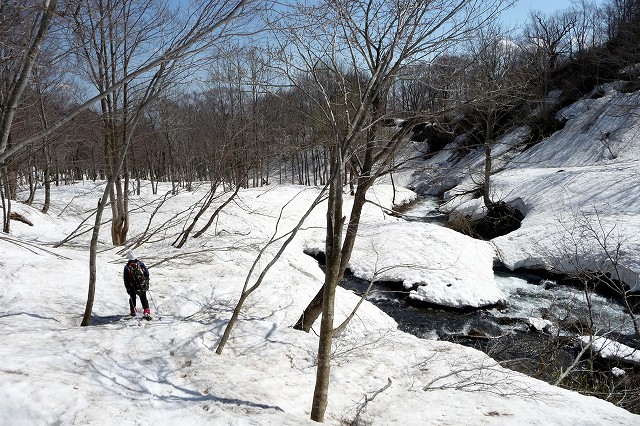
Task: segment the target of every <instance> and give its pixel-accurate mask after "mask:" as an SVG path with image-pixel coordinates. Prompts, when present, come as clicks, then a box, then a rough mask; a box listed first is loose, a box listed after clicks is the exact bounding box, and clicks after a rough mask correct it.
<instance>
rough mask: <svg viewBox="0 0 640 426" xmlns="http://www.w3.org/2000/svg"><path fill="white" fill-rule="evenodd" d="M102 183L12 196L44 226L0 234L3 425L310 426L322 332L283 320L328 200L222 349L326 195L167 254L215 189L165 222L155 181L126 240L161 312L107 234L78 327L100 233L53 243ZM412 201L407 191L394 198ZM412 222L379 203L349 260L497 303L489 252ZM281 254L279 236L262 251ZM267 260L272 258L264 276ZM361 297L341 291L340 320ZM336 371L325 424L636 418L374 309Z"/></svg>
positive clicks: (294, 199)
mask: <svg viewBox="0 0 640 426" xmlns="http://www.w3.org/2000/svg"><path fill="white" fill-rule="evenodd" d="M99 189H100V185H98V187H96V185H95V184H94V183H92V182H81V183H78V184H76V185H73V186H68V187H60V188H54V191H53V205H52V208H51V210H50V213H49V214H48V215H42V214H41V213H39V212H38V208H39V207H40V205H39V203H41V200H40V199H39V200H37V201H36V203H35V204H34V208H31V207H28V206H25V205H23V204H20V203H14V205H13V208H14V211H17V212H19V213H21V214H23V215H24V216H26V217H27V218H29V219H30V220H32V221H33V223H34V226H33V227H30V226H28V225H26V224H23V223H19V222H12V232H11V234H9V235H0V253H2V256H1V257H0V282H1V283H2V288H3V291H2V294H1V295H0V359H2V364H1V365H0V424H3V425H4V424H6V425H49V424H57V425H71V424H77V425H80V424H93V425H112V424H121V425H129V424H131V425H133V424H136V425H172V424H175V425H184V424H189V425H198V424H233V425H301V424H311V423H312V422H311V421H309V420H308V418H309V413H310V407H311V398H312V393H313V384H314V380H315V353H316V350H317V343H318V342H317V340H318V339H317V335H316V334H315V333H313V332H312V333H309V334H306V333H303V332H299V331H295V330H293V329H291V328H290V325H291V324H292V323H293V322H295V320H296V319H297V317H298V316H299V315H300V313H301V311H302V309H303V307H304V306H306V304H307V303H308V301H309V300H310V299H311V298H312V296H313V295H314V294H315V293H316V291H317V290H318V289H319V287H320V285H321V283H322V278H323V277H322V275H323V274H322V272H321V270H320V268H319V267H318V266H317V263H316V262H315V261H314V260H313V259H312V258H311V257H309V256H307V255H305V254H304V253H303V251H304V250H305V249H306V250H309V249H313V248H314V247H315V248H316V249H317V248H319V247H322V244H320V243H319V242H320V241H321V240H322V233H323V230H322V227H323V224H324V211H323V206H320V207H319V208H318V209H317V210H316V211H315V212H314V213H313V214H312V215H311V217H310V218H309V219H308V221H307V222H306V225H305V228H304V230H303V231H301V232H300V233H299V235H298V236H297V237H296V239H295V240H294V242H293V243H292V244H291V245H290V246H289V247H288V248H287V250H286V251H285V252H284V254H283V256H282V258H281V259H280V260H279V261H278V262H277V263H276V265H275V267H274V268H273V269H272V270H271V271H270V272H269V273H268V274H267V277H266V280H265V282H264V284H263V285H262V286H261V288H260V289H259V290H258V291H257V292H256V293H254V294H252V295H251V296H250V298H249V300H248V301H247V303H246V305H245V309H244V310H243V314H242V315H241V320H240V322H239V324H238V325H237V327H236V328H235V330H234V332H233V334H232V338H231V340H230V341H229V343H228V344H227V346H226V348H225V351H224V352H223V354H222V355H216V354H215V349H216V345H217V343H218V340H219V338H220V336H221V335H222V332H223V329H224V327H225V325H226V322H227V320H228V318H229V317H230V314H231V310H232V309H233V306H234V303H235V301H236V300H237V298H238V296H239V293H240V289H241V288H242V285H243V284H244V282H245V279H246V274H247V272H248V270H249V267H250V265H251V263H252V261H253V259H255V257H256V255H257V253H258V251H259V250H260V249H261V248H262V247H264V244H265V243H266V242H267V241H269V240H270V239H272V238H273V236H274V235H282V234H284V233H285V232H287V231H288V230H290V229H291V227H292V226H293V225H294V224H295V223H296V222H297V219H298V218H299V217H300V216H301V215H302V213H303V211H304V209H305V208H306V206H307V205H309V204H310V202H311V200H313V198H314V197H315V196H316V195H317V190H315V189H311V188H304V187H298V186H269V187H265V188H261V189H251V190H243V191H241V192H240V194H239V197H238V200H237V201H236V202H235V203H232V204H230V206H229V207H228V208H227V209H225V210H224V211H223V212H222V213H221V215H220V218H219V220H218V221H216V222H215V224H214V225H213V226H212V228H211V229H210V230H209V231H208V232H207V233H205V234H204V235H203V236H202V237H200V238H198V239H191V240H189V242H188V244H187V245H186V246H185V247H184V248H182V249H180V250H178V249H174V248H173V247H171V245H170V244H171V242H173V241H174V240H175V238H176V236H177V233H178V232H180V230H182V229H183V226H184V224H185V221H186V219H187V218H189V217H193V212H192V211H191V209H190V208H189V207H190V206H194V205H196V204H197V203H198V202H199V201H200V200H201V198H202V197H203V196H204V193H205V188H204V187H202V188H199V189H198V190H197V191H194V192H182V193H180V194H178V195H177V196H174V197H171V196H169V197H167V199H166V200H165V201H164V202H163V204H162V206H161V208H160V209H159V210H158V212H157V213H155V214H154V209H155V208H156V207H157V206H158V203H160V202H161V200H162V199H163V196H164V195H165V193H164V192H163V191H167V190H168V187H164V188H162V187H161V190H160V195H158V196H154V195H152V194H151V193H150V192H149V186H148V185H146V186H144V187H143V188H142V195H141V196H132V200H131V208H132V209H133V213H132V215H131V231H130V235H129V236H130V243H134V242H136V241H138V239H139V238H142V239H143V243H142V245H140V246H139V247H136V248H135V252H136V253H137V255H138V257H139V258H141V259H142V260H144V261H145V262H146V263H147V265H148V266H149V267H150V272H151V292H150V295H151V297H152V312H153V313H154V314H155V315H156V316H157V317H159V318H156V319H155V320H154V321H151V322H144V321H142V322H139V321H138V320H137V319H123V318H122V317H123V316H124V317H125V318H126V316H127V314H128V307H127V295H126V293H125V291H124V286H123V283H122V278H121V275H122V268H123V266H124V263H125V258H124V255H123V249H122V248H113V247H112V246H111V245H110V243H109V241H108V235H109V232H108V225H106V226H104V227H103V231H102V233H101V235H102V240H101V242H100V247H99V254H98V270H97V289H96V298H95V304H94V309H93V314H94V319H93V325H92V326H90V327H79V323H80V319H81V316H82V313H83V311H84V306H85V301H86V296H87V283H88V263H89V261H88V249H87V242H88V239H89V236H88V234H83V235H81V236H80V237H78V238H75V239H73V240H71V241H70V242H69V243H68V244H66V245H65V246H63V247H61V248H53V247H52V243H55V242H57V241H59V240H61V239H62V238H63V237H64V236H66V235H67V234H69V233H70V232H71V231H73V230H74V229H76V227H78V225H79V223H80V222H81V221H82V220H83V219H84V218H86V217H87V216H90V215H91V212H92V209H93V208H95V205H96V203H97V199H98V197H99V196H100V195H99V194H101V192H100V191H99ZM39 195H40V196H41V195H42V194H41V193H39ZM414 196H415V195H414V194H412V193H410V192H408V191H402V192H401V193H400V194H399V195H398V196H397V197H396V199H397V200H400V201H402V200H409V199H412V198H413V197H414ZM369 197H370V198H371V199H374V198H375V199H376V201H377V202H378V203H380V204H381V205H383V206H387V207H390V204H391V199H392V197H391V192H390V187H387V186H378V187H376V188H375V193H371V194H370V195H369ZM218 202H221V200H218ZM347 204H348V203H347ZM347 207H348V205H347ZM278 220H279V224H278V226H277V228H276V223H277V222H278ZM409 225H410V226H412V227H409ZM414 225H415V223H414V224H405V223H404V222H403V221H402V220H400V219H398V218H394V217H390V216H387V215H385V214H383V213H382V212H381V210H380V209H379V208H377V207H374V206H373V205H369V206H368V207H367V210H366V211H365V214H364V215H363V238H362V239H361V240H360V241H359V243H358V247H357V250H356V252H355V253H354V260H353V262H352V265H351V267H352V268H353V269H354V270H355V271H356V272H357V273H358V274H360V275H362V276H365V277H371V276H372V275H373V274H375V273H376V272H378V273H381V271H382V273H385V274H388V275H389V276H394V277H400V276H401V277H402V278H403V279H405V280H408V281H410V282H412V283H419V282H423V283H427V281H426V280H428V279H430V280H431V281H428V284H427V287H429V288H439V289H441V290H447V289H450V288H452V287H453V288H454V289H458V287H460V288H465V284H466V283H469V281H470V280H472V279H473V275H474V273H475V274H476V276H477V277H478V279H477V281H478V283H475V286H474V287H472V286H469V288H470V289H472V293H474V294H479V295H483V294H491V295H493V297H502V296H501V293H499V291H498V293H495V292H494V290H493V287H492V283H491V280H490V279H489V278H488V273H489V271H490V268H491V264H490V261H489V259H490V253H491V249H490V246H489V245H488V244H481V243H478V242H474V241H473V240H467V239H464V238H459V239H457V240H452V239H451V238H450V235H442V234H440V231H435V230H434V229H432V228H430V227H427V226H425V227H418V228H413V226H414ZM404 226H407V227H406V228H404ZM198 228H199V227H196V229H198ZM276 229H277V231H276ZM415 229H417V231H416V230H415ZM442 232H445V231H442ZM442 242H448V243H449V245H446V244H445V245H444V246H443V247H440V245H441V244H440V243H442ZM504 247H507V246H504ZM402 248H403V249H404V250H401V249H402ZM507 248H508V247H507ZM276 250H277V244H276V245H275V246H273V247H271V248H270V249H268V251H267V254H273V253H275V251H276ZM409 253H411V254H412V255H411V256H409ZM469 253H472V254H473V256H476V255H477V258H473V257H472V256H469ZM405 256H407V257H405ZM416 256H417V257H416ZM455 256H457V257H455ZM469 257H471V258H469ZM268 261H269V256H268V255H267V256H266V257H265V258H263V260H261V261H260V262H259V264H258V266H259V267H264V266H265V265H266V264H267V262H268ZM423 262H426V263H423ZM417 264H421V265H426V266H427V268H426V270H422V269H421V268H416V267H415V266H416V265H417ZM398 265H404V266H402V267H397V266H398ZM445 269H446V270H448V271H449V272H448V273H449V275H445V272H444V271H445ZM469 271H474V272H469ZM254 277H255V274H254ZM426 277H432V278H426ZM448 284H452V287H448V286H447V285H448ZM494 284H495V283H494ZM494 284H493V285H494ZM485 285H486V286H485ZM483 286H484V287H483ZM420 288H422V287H420ZM483 288H484V289H485V291H484V292H483V291H482V289H483ZM418 292H420V290H418V291H417V293H418ZM424 293H426V291H425V292H424ZM459 293H462V292H459ZM494 293H495V294H494ZM434 294H436V295H438V294H439V295H440V296H442V295H443V293H442V292H440V293H438V292H436V293H434ZM440 296H439V297H440ZM455 297H458V296H455ZM465 297H467V296H465ZM357 301H358V298H357V297H356V296H355V295H354V294H352V293H351V292H349V291H346V290H343V289H338V298H337V310H336V313H337V318H338V320H340V319H341V318H344V317H345V316H346V315H347V314H348V313H349V312H350V311H351V309H352V308H353V307H354V306H355V304H356V303H357ZM316 329H317V327H316ZM332 365H333V367H332V380H331V389H330V397H329V406H328V411H327V416H326V422H327V423H328V424H340V423H341V422H342V421H345V420H346V421H351V420H353V419H355V418H356V417H358V416H359V418H361V419H362V420H364V421H368V422H370V424H373V425H386V424H402V425H468V424H505V425H506V424H508V425H514V424H537V425H540V424H544V425H602V424H618V425H637V424H639V423H640V417H639V416H635V415H632V414H630V413H628V412H627V411H625V410H623V409H620V408H617V407H615V406H613V405H612V404H610V403H607V402H605V401H603V400H600V399H596V398H592V397H585V396H582V395H579V394H577V393H573V392H570V391H566V390H562V389H560V388H556V387H553V386H550V385H548V384H546V383H544V382H541V381H538V380H535V379H532V378H529V377H527V376H524V375H521V374H519V373H515V372H512V371H510V370H506V369H503V368H501V367H500V366H498V365H497V364H496V362H495V361H493V360H492V359H491V358H489V357H488V356H486V355H485V354H483V353H481V352H478V351H476V350H473V349H470V348H466V347H463V346H459V345H455V344H451V343H447V342H441V341H433V340H422V339H418V338H416V337H413V336H411V335H408V334H406V333H403V332H400V331H398V330H397V327H396V324H395V322H394V321H393V320H392V319H391V318H389V317H388V316H387V315H385V314H384V313H382V312H381V311H380V310H378V309H377V308H375V307H374V306H373V305H371V304H369V303H366V302H365V303H364V304H363V306H361V308H360V310H359V311H358V314H357V315H356V317H355V318H354V320H353V321H352V322H351V323H350V326H349V327H348V328H347V329H346V331H345V332H344V333H343V334H341V335H340V336H338V337H337V338H336V340H335V347H334V352H333V361H332ZM377 391H380V392H379V393H377ZM365 398H368V403H367V404H366V405H363V403H364V401H365Z"/></svg>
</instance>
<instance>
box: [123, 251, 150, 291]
mask: <svg viewBox="0 0 640 426" xmlns="http://www.w3.org/2000/svg"><path fill="white" fill-rule="evenodd" d="M133 262H138V264H140V268H142V273H143V274H144V277H145V278H146V279H147V280H148V279H149V270H148V269H147V266H146V265H145V264H144V263H143V262H142V261H141V260H138V259H134V260H129V261H128V262H127V264H126V265H125V266H124V272H123V273H122V278H123V279H124V287H125V288H126V289H127V293H131V292H132V291H134V289H133V287H132V286H131V284H132V283H131V277H130V276H129V264H131V263H133Z"/></svg>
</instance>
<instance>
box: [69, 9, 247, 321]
mask: <svg viewBox="0 0 640 426" xmlns="http://www.w3.org/2000/svg"><path fill="white" fill-rule="evenodd" d="M247 3H248V2H247V1H244V0H238V1H236V2H231V3H223V4H218V3H217V2H204V3H202V4H201V5H199V6H200V7H199V8H198V9H197V11H196V12H194V15H192V16H190V19H189V20H188V21H186V22H185V23H184V24H183V25H182V28H181V30H180V31H179V32H178V33H176V34H175V35H174V36H173V37H172V39H171V40H170V41H169V43H168V44H167V45H166V46H165V48H164V50H161V51H159V52H157V55H158V56H157V57H152V59H150V60H149V62H148V63H146V64H144V65H142V66H141V67H139V68H138V69H137V71H134V72H133V73H132V74H129V77H130V78H129V80H130V79H133V78H134V77H136V76H138V75H142V74H143V73H144V72H146V71H148V70H151V69H154V68H156V67H157V70H156V72H155V73H154V74H153V75H152V76H151V78H150V80H149V82H148V84H147V85H146V89H145V91H144V93H143V94H142V96H141V99H142V100H141V102H140V103H139V106H138V108H137V111H136V113H135V115H134V117H133V119H132V120H133V121H132V129H135V125H136V123H137V122H138V120H139V119H140V117H141V116H142V111H143V108H144V107H145V106H146V105H147V104H148V103H149V102H151V101H152V100H154V99H155V98H156V97H157V96H158V94H159V93H160V92H161V91H162V89H163V88H164V84H165V82H166V78H167V76H168V75H170V74H171V72H172V71H174V70H175V69H176V67H177V66H178V65H179V64H180V61H182V60H184V59H185V58H186V57H189V56H190V55H193V54H195V53H198V52H199V51H201V50H202V49H204V48H205V47H207V46H209V45H210V44H211V43H214V42H216V41H217V40H220V39H221V38H224V37H229V36H231V35H232V34H233V31H232V28H233V25H232V24H234V23H235V22H236V21H235V20H237V22H238V23H239V24H240V23H242V20H241V19H239V18H241V17H242V16H243V15H242V14H243V13H245V12H247V10H246V6H247ZM132 76H133V77H132ZM125 81H128V80H127V79H126V76H125V78H124V80H121V81H120V83H116V84H115V85H114V86H115V88H119V87H122V86H124V82H125ZM114 86H112V88H113V87H114ZM115 88H113V90H115ZM113 90H111V89H107V92H108V93H111V92H112V91H113ZM108 93H107V94H108ZM103 95H105V96H106V94H104V93H103ZM103 97H104V96H103ZM98 99H100V98H98ZM132 135H133V132H132V131H130V132H128V133H127V137H126V138H125V140H124V141H123V145H122V146H121V147H120V149H119V155H118V162H117V163H116V167H115V168H114V173H113V174H112V175H111V177H110V178H109V181H108V182H107V185H106V186H105V189H104V193H103V196H102V198H101V199H100V202H99V203H98V209H97V212H96V217H95V224H94V227H93V232H92V235H91V243H90V256H89V292H88V296H87V304H86V307H85V312H84V316H83V319H82V323H81V325H83V326H87V325H90V324H91V311H92V309H93V301H94V297H95V281H96V260H97V259H96V258H97V244H98V237H99V234H100V225H101V220H102V213H103V211H104V208H105V206H106V204H107V198H108V196H109V194H110V193H111V191H112V189H113V185H114V184H115V180H116V179H117V176H118V174H119V173H120V170H121V168H122V165H123V163H124V160H125V155H126V152H127V150H128V148H129V144H130V142H131V138H132Z"/></svg>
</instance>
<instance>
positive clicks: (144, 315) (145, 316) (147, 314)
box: [142, 309, 151, 321]
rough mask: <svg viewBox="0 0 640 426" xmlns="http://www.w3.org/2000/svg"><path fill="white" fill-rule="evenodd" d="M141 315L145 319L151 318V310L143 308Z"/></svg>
mask: <svg viewBox="0 0 640 426" xmlns="http://www.w3.org/2000/svg"><path fill="white" fill-rule="evenodd" d="M142 317H143V318H144V319H146V320H147V321H148V320H150V319H151V311H150V310H149V309H145V310H144V314H143V315H142Z"/></svg>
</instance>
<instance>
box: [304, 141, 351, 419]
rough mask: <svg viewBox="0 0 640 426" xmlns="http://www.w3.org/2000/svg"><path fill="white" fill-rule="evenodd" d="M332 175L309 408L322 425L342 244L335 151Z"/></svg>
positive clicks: (338, 167) (339, 178) (339, 171)
mask: <svg viewBox="0 0 640 426" xmlns="http://www.w3.org/2000/svg"><path fill="white" fill-rule="evenodd" d="M335 156H336V162H335V164H334V167H335V169H334V170H333V172H334V176H333V180H332V182H331V184H330V187H329V205H328V208H327V232H326V243H325V252H326V254H327V256H326V259H327V264H326V269H325V279H324V286H323V288H324V291H323V303H322V321H321V324H320V339H319V342H318V368H317V370H316V384H315V388H314V392H313V403H312V406H311V420H314V421H317V422H322V421H323V420H324V413H325V411H326V409H327V403H328V399H329V398H328V397H329V382H330V377H331V375H330V373H331V343H332V340H333V319H334V307H335V295H336V287H337V285H338V282H339V281H340V277H341V269H342V268H341V264H340V263H341V262H340V258H341V256H340V251H341V250H340V245H341V243H342V227H343V225H344V217H343V216H342V204H343V201H342V176H341V174H342V164H341V161H340V152H339V150H336V154H335Z"/></svg>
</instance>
